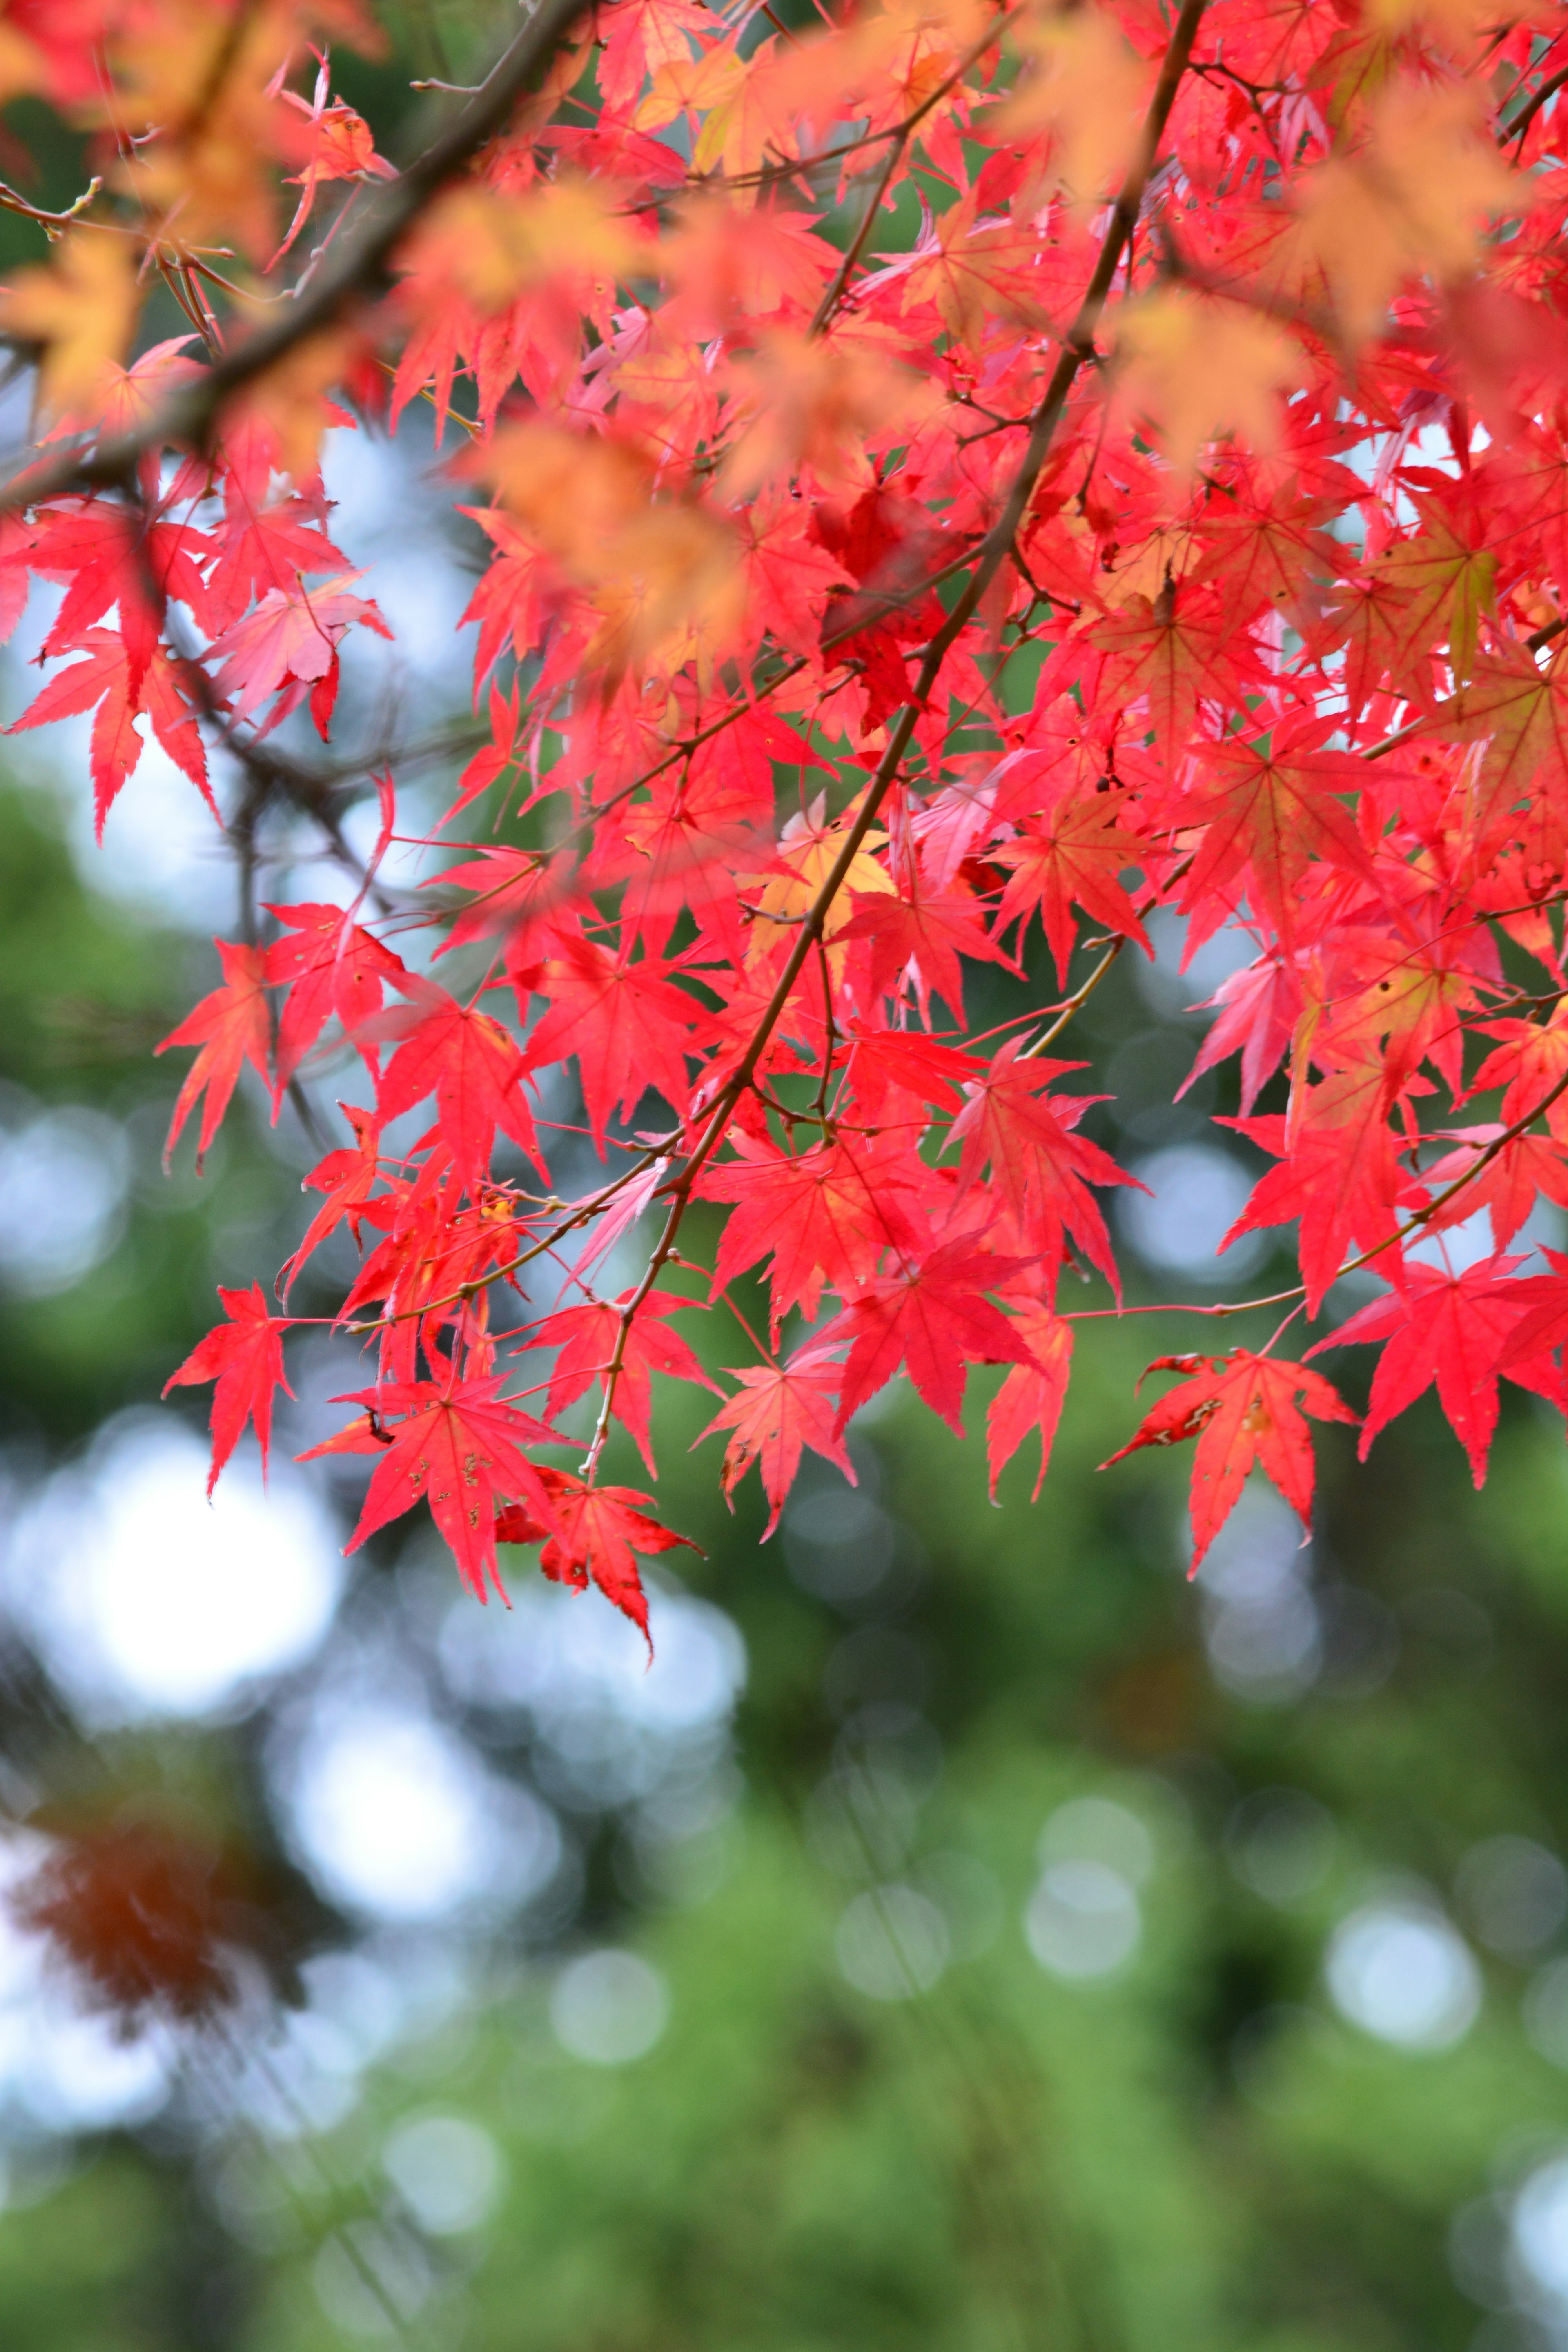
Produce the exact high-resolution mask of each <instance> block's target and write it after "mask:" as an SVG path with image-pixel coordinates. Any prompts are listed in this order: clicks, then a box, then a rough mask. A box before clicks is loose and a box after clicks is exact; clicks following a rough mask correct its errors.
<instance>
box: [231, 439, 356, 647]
mask: <svg viewBox="0 0 1568 2352" xmlns="http://www.w3.org/2000/svg"><path fill="white" fill-rule="evenodd" d="M224 508H225V521H224V527H223V529H222V530H220V531H218V532H216V534H215V535H216V540H217V550H218V554H217V562H216V563H215V564H214V565H213V568H212V570H211V571H210V572H208V574H207V603H208V609H209V611H210V613H211V615H212V619H213V625H214V626H215V627H216V628H218V629H227V628H231V627H232V626H233V625H234V624H235V623H236V622H237V620H239V619H240V617H241V615H242V614H244V613H245V611H246V609H247V606H248V605H249V604H250V602H251V600H252V598H253V597H258V596H267V595H269V594H270V593H271V592H272V591H273V590H274V589H276V590H277V592H278V593H279V595H280V596H287V595H289V594H290V593H293V592H294V591H295V590H296V589H297V588H298V586H299V583H300V579H301V578H302V577H308V576H309V574H310V573H311V572H332V571H336V572H339V573H340V574H341V573H342V572H345V571H346V570H347V568H348V559H347V557H346V556H344V555H342V553H340V551H339V550H338V549H337V548H335V547H334V546H333V545H332V542H331V540H330V539H329V538H328V537H327V535H326V533H325V532H324V531H321V530H316V529H315V528H314V527H313V524H312V523H311V522H310V520H307V518H309V517H310V512H311V509H310V503H309V501H308V500H306V499H300V498H290V499H281V500H279V503H278V504H276V505H274V506H268V507H255V506H252V505H251V503H250V501H249V499H248V498H247V495H246V491H245V488H244V485H243V484H242V483H239V482H237V481H236V480H235V478H234V477H233V476H232V475H231V476H230V477H229V479H228V481H227V482H226V485H225V488H224Z"/></svg>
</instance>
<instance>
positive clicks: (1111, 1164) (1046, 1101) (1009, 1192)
mask: <svg viewBox="0 0 1568 2352" xmlns="http://www.w3.org/2000/svg"><path fill="white" fill-rule="evenodd" d="M1081 1066H1082V1065H1081V1064H1080V1063H1076V1062H1046V1061H1037V1060H1032V1059H1030V1058H1028V1057H1027V1056H1026V1055H1024V1051H1023V1043H1022V1040H1021V1039H1019V1038H1016V1037H1010V1038H1009V1039H1008V1040H1007V1043H1006V1044H1005V1045H1004V1046H1002V1047H1001V1049H1000V1051H999V1052H998V1053H997V1054H996V1055H995V1057H994V1060H993V1061H992V1063H991V1066H990V1067H989V1069H988V1070H986V1071H985V1072H984V1074H983V1075H982V1076H979V1077H976V1078H973V1079H972V1080H971V1081H970V1083H969V1086H968V1089H967V1091H968V1095H969V1099H968V1101H967V1102H966V1103H965V1104H964V1106H963V1109H962V1110H961V1111H960V1112H959V1114H958V1117H957V1118H955V1119H954V1120H953V1122H952V1127H951V1129H949V1131H948V1132H949V1138H950V1140H951V1141H952V1142H954V1143H962V1144H963V1158H962V1159H961V1160H960V1162H959V1181H960V1182H961V1183H962V1184H963V1185H965V1186H967V1185H970V1184H973V1182H974V1181H975V1180H976V1178H977V1177H978V1176H979V1175H980V1174H981V1172H982V1171H983V1170H984V1168H985V1167H986V1166H989V1167H990V1168H991V1169H992V1171H994V1178H995V1181H996V1183H997V1185H998V1187H999V1188H1000V1191H1001V1193H1002V1197H1003V1199H1004V1200H1005V1202H1006V1203H1007V1206H1008V1208H1009V1209H1010V1210H1011V1212H1012V1214H1013V1218H1014V1221H1015V1223H1016V1225H1017V1227H1018V1229H1019V1231H1020V1232H1021V1233H1023V1234H1026V1235H1027V1237H1028V1239H1029V1240H1030V1241H1031V1242H1033V1243H1036V1244H1037V1245H1038V1247H1039V1252H1040V1255H1041V1256H1042V1258H1044V1259H1045V1260H1046V1261H1047V1264H1054V1263H1055V1262H1056V1261H1057V1260H1058V1258H1059V1256H1060V1255H1061V1245H1062V1233H1063V1229H1064V1228H1065V1229H1066V1231H1067V1232H1068V1233H1069V1234H1071V1235H1072V1237H1073V1239H1074V1240H1075V1241H1076V1242H1077V1243H1078V1245H1079V1248H1080V1249H1081V1250H1082V1251H1083V1253H1084V1255H1085V1256H1086V1257H1087V1258H1088V1259H1089V1262H1090V1263H1091V1265H1097V1266H1099V1268H1100V1272H1101V1273H1102V1274H1103V1275H1104V1276H1105V1278H1106V1280H1107V1281H1108V1282H1109V1283H1110V1286H1111V1287H1112V1289H1113V1290H1115V1291H1116V1292H1117V1296H1118V1297H1120V1296H1121V1289H1120V1285H1119V1284H1118V1282H1117V1276H1116V1264H1115V1260H1114V1259H1113V1258H1112V1256H1111V1254H1110V1234H1108V1233H1107V1232H1106V1230H1105V1219H1104V1218H1103V1216H1102V1215H1101V1214H1100V1207H1099V1203H1098V1202H1096V1200H1095V1198H1094V1195H1093V1193H1092V1192H1090V1191H1089V1186H1090V1184H1131V1185H1133V1186H1134V1187H1136V1188H1137V1189H1139V1190H1147V1187H1145V1186H1140V1185H1139V1184H1138V1180H1137V1178H1136V1177H1133V1176H1129V1175H1128V1174H1127V1173H1126V1172H1125V1171H1124V1170H1122V1169H1121V1168H1118V1166H1117V1164H1116V1162H1115V1160H1112V1159H1111V1157H1110V1153H1109V1152H1106V1151H1102V1150H1100V1146H1099V1144H1098V1143H1090V1142H1089V1139H1088V1138H1087V1137H1085V1136H1081V1135H1074V1134H1073V1132H1072V1129H1074V1127H1076V1126H1077V1124H1078V1122H1079V1119H1080V1118H1082V1117H1083V1114H1084V1112H1085V1111H1086V1110H1087V1109H1088V1108H1089V1099H1085V1098H1082V1097H1072V1096H1063V1095H1054V1096H1050V1097H1046V1096H1044V1095H1043V1093H1042V1089H1043V1088H1044V1087H1047V1086H1048V1085H1049V1084H1050V1081H1051V1080H1052V1079H1053V1078H1054V1077H1058V1076H1060V1075H1061V1073H1062V1072H1063V1071H1064V1070H1072V1069H1079V1068H1081ZM1090 1099H1092V1097H1091V1098H1090Z"/></svg>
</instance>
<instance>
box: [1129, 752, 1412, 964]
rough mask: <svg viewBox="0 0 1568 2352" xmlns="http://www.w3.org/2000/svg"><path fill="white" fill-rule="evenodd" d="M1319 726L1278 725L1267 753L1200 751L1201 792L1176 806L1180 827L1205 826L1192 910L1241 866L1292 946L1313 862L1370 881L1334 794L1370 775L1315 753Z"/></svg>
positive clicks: (1335, 756) (1190, 886)
mask: <svg viewBox="0 0 1568 2352" xmlns="http://www.w3.org/2000/svg"><path fill="white" fill-rule="evenodd" d="M1321 731H1322V730H1321V728H1320V727H1319V726H1318V725H1317V723H1316V722H1309V724H1308V726H1307V727H1306V729H1305V730H1303V729H1301V728H1300V727H1298V728H1296V729H1289V728H1283V727H1281V728H1278V729H1276V730H1275V732H1274V736H1273V738H1272V740H1270V742H1269V745H1268V749H1267V750H1264V749H1263V748H1262V747H1261V746H1259V745H1258V744H1255V743H1243V742H1238V741H1237V740H1235V738H1228V739H1227V740H1226V741H1225V742H1223V743H1212V744H1205V745H1204V746H1203V747H1202V748H1201V750H1200V751H1199V752H1198V754H1197V766H1198V777H1199V781H1198V782H1197V785H1196V787H1195V789H1194V791H1192V792H1190V793H1186V794H1184V796H1183V797H1182V798H1181V799H1180V800H1179V801H1173V803H1171V809H1172V814H1173V817H1174V819H1175V821H1176V822H1177V823H1178V824H1188V823H1192V824H1202V825H1203V828H1204V832H1203V838H1202V840H1201V841H1200V842H1199V844H1198V845H1197V848H1196V850H1195V852H1194V857H1193V864H1192V871H1191V873H1190V874H1189V875H1188V877H1187V884H1186V890H1185V893H1184V898H1183V902H1182V903H1183V907H1184V910H1187V911H1190V910H1191V909H1192V908H1194V907H1195V906H1196V905H1198V904H1199V903H1200V902H1201V901H1203V900H1205V899H1213V898H1215V897H1216V896H1217V895H1218V894H1219V893H1220V892H1222V891H1224V890H1225V889H1226V886H1227V885H1228V884H1230V883H1231V882H1233V881H1234V880H1235V879H1236V877H1237V876H1238V875H1239V874H1241V873H1242V872H1243V871H1244V870H1245V872H1246V874H1247V877H1248V883H1249V887H1250V889H1251V891H1252V893H1253V896H1254V899H1255V902H1256V904H1257V905H1258V908H1259V909H1260V911H1261V912H1263V913H1265V914H1267V916H1268V919H1269V920H1270V922H1271V923H1272V924H1273V925H1274V928H1275V929H1276V931H1277V932H1278V933H1279V938H1280V940H1281V941H1282V942H1283V943H1284V945H1285V946H1286V948H1287V949H1289V946H1290V944H1291V941H1292V940H1293V939H1294V936H1295V919H1296V911H1297V908H1298V904H1299V901H1300V888H1301V883H1302V880H1303V877H1305V875H1306V873H1307V870H1308V867H1309V866H1310V863H1311V860H1312V859H1313V858H1314V857H1321V858H1322V859H1324V860H1325V861H1327V862H1328V863H1329V864H1331V865H1332V866H1338V867H1339V868H1341V869H1342V871H1344V872H1346V873H1349V874H1353V875H1355V876H1357V877H1361V878H1363V879H1370V878H1371V876H1372V872H1373V866H1372V860H1371V858H1370V857H1369V856H1368V855H1367V852H1366V849H1365V846H1364V845H1363V842H1362V839H1361V836H1360V835H1359V834H1358V833H1357V832H1356V829H1355V826H1354V824H1352V820H1351V816H1350V814H1349V812H1348V811H1347V810H1346V809H1344V808H1342V806H1341V805H1340V803H1339V801H1338V800H1337V799H1336V798H1335V797H1334V795H1335V794H1336V793H1344V792H1348V791H1350V790H1351V789H1352V786H1353V785H1356V784H1359V783H1360V782H1361V781H1362V777H1363V774H1364V771H1363V770H1361V769H1359V768H1358V766H1357V764H1356V762H1355V761H1352V760H1351V759H1348V758H1347V757H1346V756H1345V755H1344V754H1343V753H1342V752H1337V751H1322V750H1320V749H1319V748H1317V742H1316V739H1317V738H1318V737H1319V736H1321Z"/></svg>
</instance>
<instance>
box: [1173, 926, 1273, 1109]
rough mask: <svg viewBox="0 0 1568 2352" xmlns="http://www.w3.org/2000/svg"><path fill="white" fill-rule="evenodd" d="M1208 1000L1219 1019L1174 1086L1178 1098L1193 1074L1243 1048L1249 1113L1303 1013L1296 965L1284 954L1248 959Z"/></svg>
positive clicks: (1243, 1080)
mask: <svg viewBox="0 0 1568 2352" xmlns="http://www.w3.org/2000/svg"><path fill="white" fill-rule="evenodd" d="M1208 1003H1209V1004H1210V1005H1215V1004H1217V1005H1219V1006H1220V1007H1221V1008H1222V1010H1221V1012H1220V1015H1219V1018H1218V1019H1217V1020H1216V1021H1215V1024H1214V1026H1213V1028H1212V1029H1211V1030H1210V1031H1209V1033H1208V1035H1207V1036H1206V1037H1205V1039H1204V1042H1203V1044H1202V1045H1200V1046H1199V1048H1198V1051H1197V1054H1196V1055H1195V1056H1194V1062H1193V1066H1192V1068H1191V1069H1190V1070H1189V1071H1188V1073H1187V1076H1185V1077H1184V1079H1183V1081H1182V1083H1181V1085H1180V1086H1179V1087H1177V1088H1176V1094H1175V1099H1176V1100H1177V1102H1180V1101H1181V1098H1182V1097H1183V1096H1184V1094H1185V1093H1186V1091H1187V1088H1188V1087H1190V1086H1191V1085H1192V1084H1193V1083H1194V1080H1195V1079H1197V1078H1201V1077H1202V1076H1203V1074H1204V1072H1205V1070H1212V1069H1214V1068H1215V1067H1216V1066H1217V1065H1218V1064H1219V1063H1221V1062H1223V1061H1224V1060H1225V1059H1226V1056H1227V1055H1231V1054H1234V1053H1235V1052H1236V1051H1237V1048H1238V1047H1239V1049H1240V1053H1241V1115H1242V1117H1243V1118H1247V1115H1248V1113H1249V1112H1250V1111H1251V1109H1252V1106H1253V1104H1254V1103H1255V1102H1256V1101H1257V1100H1258V1096H1259V1095H1260V1094H1261V1093H1262V1091H1263V1089H1264V1087H1266V1086H1267V1085H1268V1080H1269V1079H1270V1078H1271V1077H1272V1076H1273V1075H1274V1073H1275V1071H1276V1070H1277V1069H1278V1068H1279V1063H1280V1059H1281V1057H1282V1056H1283V1055H1284V1052H1285V1048H1286V1046H1287V1045H1289V1043H1290V1035H1291V1032H1292V1031H1293V1030H1294V1028H1295V1026H1296V1024H1297V1021H1298V1020H1299V1019H1300V1013H1301V983H1300V979H1299V977H1298V975H1297V973H1296V971H1295V968H1294V966H1293V965H1291V964H1289V963H1287V962H1286V961H1284V960H1283V959H1282V958H1280V957H1277V956H1260V957H1259V958H1258V961H1257V962H1256V963H1249V964H1244V965H1243V966H1242V968H1241V970H1240V971H1233V972H1232V973H1231V974H1230V976H1229V977H1228V979H1226V980H1222V981H1221V982H1220V984H1219V986H1218V988H1216V989H1215V992H1214V994H1213V995H1212V996H1211V997H1210V998H1209V999H1208ZM1205 1009H1206V1007H1205Z"/></svg>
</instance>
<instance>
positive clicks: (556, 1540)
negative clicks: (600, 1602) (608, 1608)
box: [496, 1469, 701, 1658]
mask: <svg viewBox="0 0 1568 2352" xmlns="http://www.w3.org/2000/svg"><path fill="white" fill-rule="evenodd" d="M539 1477H540V1481H541V1484H542V1486H543V1488H544V1491H545V1492H546V1493H547V1494H548V1496H549V1497H550V1517H549V1520H548V1523H546V1522H545V1521H543V1520H542V1519H540V1518H539V1517H536V1516H535V1515H534V1514H533V1513H532V1512H531V1510H528V1509H526V1508H525V1509H521V1510H517V1509H513V1510H510V1511H503V1512H502V1513H501V1515H500V1519H499V1521H498V1522H497V1527H496V1533H497V1535H498V1536H499V1537H500V1540H501V1542H502V1543H538V1542H539V1541H540V1539H541V1538H543V1539H544V1549H543V1550H542V1552H541V1553H540V1556H539V1565H540V1567H541V1568H542V1570H543V1571H544V1573H545V1575H546V1576H548V1577H551V1578H552V1579H553V1580H554V1581H555V1582H556V1583H557V1584H569V1585H571V1586H572V1587H573V1589H574V1591H578V1592H581V1591H584V1589H585V1587H586V1585H587V1582H588V1580H589V1578H590V1577H592V1579H593V1580H594V1582H595V1584H596V1585H597V1586H598V1588H599V1590H600V1591H601V1592H602V1593H604V1595H605V1598H606V1599H607V1600H610V1601H614V1602H615V1604H616V1608H617V1609H619V1610H622V1611H623V1612H625V1614H626V1616H628V1617H629V1618H630V1619H631V1621H632V1623H633V1624H634V1625H635V1626H636V1627H637V1631H638V1633H641V1635H642V1637H643V1639H644V1641H645V1642H647V1648H648V1655H649V1657H650V1658H651V1657H652V1655H653V1642H652V1639H651V1637H650V1636H649V1633H648V1630H647V1594H646V1593H645V1592H644V1591H643V1588H642V1579H641V1577H640V1576H639V1575H638V1574H637V1559H636V1557H635V1555H636V1554H637V1552H639V1551H640V1552H654V1553H658V1552H665V1551H673V1550H674V1549H675V1548H676V1546H677V1545H678V1544H681V1545H684V1546H685V1548H686V1549H687V1550H688V1551H694V1552H696V1553H697V1554H698V1557H699V1558H701V1548H700V1545H697V1544H694V1543H693V1542H692V1540H691V1538H690V1537H689V1536H678V1535H676V1534H675V1533H674V1532H673V1531H672V1530H671V1529H670V1528H666V1527H661V1526H660V1524H659V1522H658V1519H656V1518H655V1517H653V1516H652V1512H653V1496H651V1495H642V1494H639V1493H638V1492H637V1488H636V1487H635V1486H587V1485H585V1484H584V1481H583V1480H582V1479H581V1478H578V1477H575V1476H574V1475H573V1474H572V1472H571V1471H569V1470H550V1469H542V1470H541V1471H540V1473H539Z"/></svg>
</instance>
